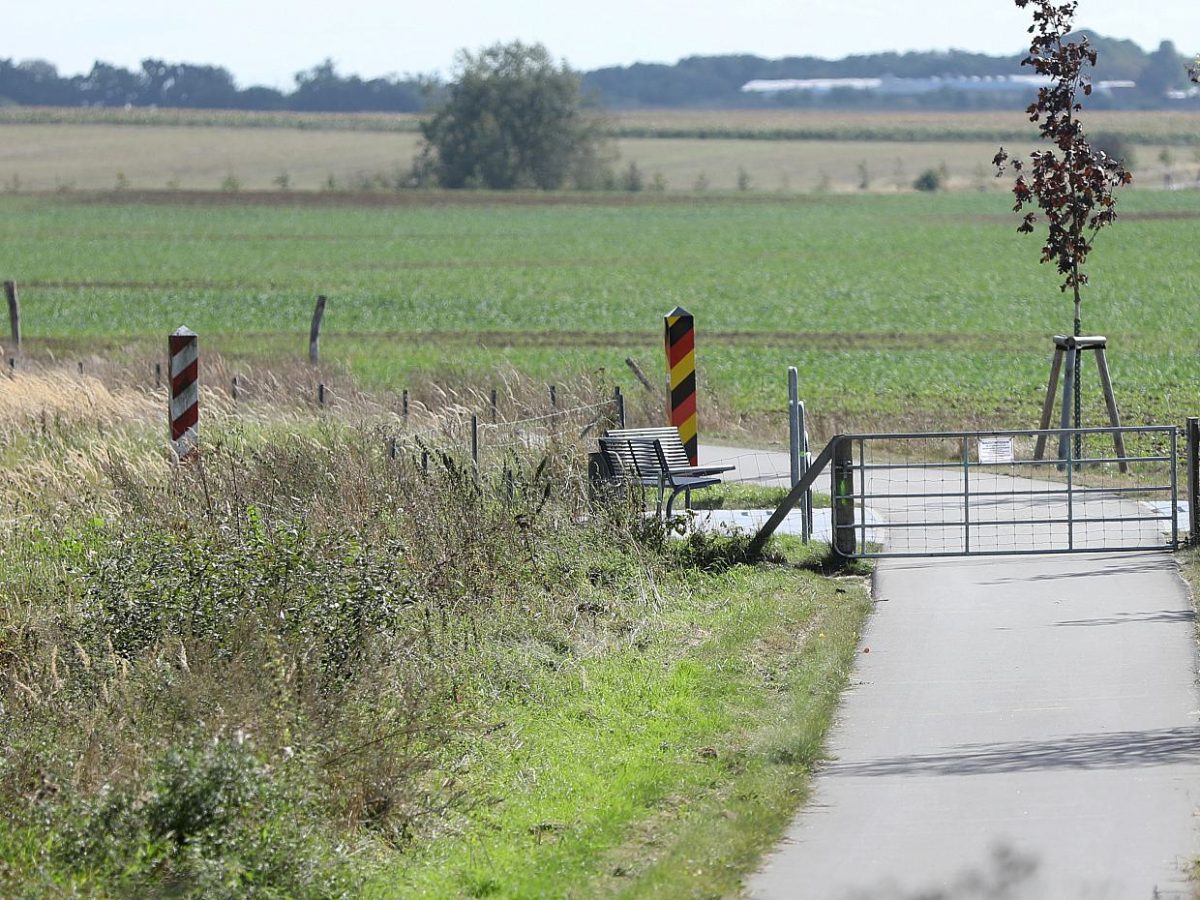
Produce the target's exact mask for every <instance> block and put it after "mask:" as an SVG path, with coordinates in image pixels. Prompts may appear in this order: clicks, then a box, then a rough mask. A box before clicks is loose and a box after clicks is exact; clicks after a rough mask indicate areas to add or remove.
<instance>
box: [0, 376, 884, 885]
mask: <svg viewBox="0 0 1200 900" xmlns="http://www.w3.org/2000/svg"><path fill="white" fill-rule="evenodd" d="M113 377H114V378H116V376H113ZM12 384H13V386H14V388H15V389H14V390H2V391H0V426H2V427H0V437H3V439H4V442H5V457H4V459H5V463H6V466H7V467H8V470H9V472H10V473H11V476H12V477H11V478H10V479H7V480H6V481H5V482H4V483H3V484H0V510H2V511H3V514H4V516H5V526H6V527H5V529H4V532H3V533H2V534H0V706H2V708H3V711H4V715H3V716H0V804H2V805H3V808H4V809H5V811H6V816H5V817H4V820H3V821H2V822H0V894H3V895H4V896H12V897H57V896H63V897H65V896H94V897H116V896H164V895H169V896H180V897H192V896H196V897H199V896H203V897H256V896H257V897H280V896H287V897H314V898H316V897H331V896H332V897H338V896H359V895H362V894H363V893H364V892H365V893H367V894H370V895H376V896H413V895H416V896H431V897H442V896H446V897H450V896H462V895H474V896H488V895H496V896H567V895H572V894H574V895H577V896H593V895H596V894H604V893H623V892H631V891H632V892H634V893H637V892H642V893H646V894H654V893H659V894H663V895H671V896H677V895H680V894H681V893H682V894H687V893H697V892H699V893H713V892H725V891H728V890H732V889H733V888H734V886H736V884H737V881H738V879H739V878H740V877H741V875H742V874H743V873H744V872H746V871H747V870H748V869H750V868H751V867H752V866H753V865H754V864H755V862H756V860H757V858H758V855H759V853H760V852H761V851H762V850H763V849H764V848H766V847H767V846H769V844H770V842H771V841H772V840H773V839H774V837H775V836H776V835H777V833H778V831H779V829H780V828H781V827H782V824H783V823H784V822H785V821H786V820H787V818H788V817H789V815H790V814H791V812H792V811H793V809H794V808H795V806H796V804H797V803H798V802H799V800H800V798H801V792H802V789H803V785H804V778H805V775H806V772H807V768H808V766H809V764H810V763H811V762H812V761H813V760H814V759H816V758H817V756H818V755H819V752H820V749H819V748H820V742H821V737H822V735H823V733H824V730H825V727H826V725H827V723H828V721H829V716H830V712H831V710H832V708H833V704H834V703H835V700H836V697H837V693H838V690H839V689H840V687H841V685H842V684H843V682H844V679H845V674H846V671H847V669H848V665H849V662H850V659H851V658H852V654H853V650H854V646H855V641H856V639H857V634H858V631H859V628H860V626H861V623H862V620H863V617H864V616H865V614H866V610H867V606H868V604H867V601H866V594H865V590H864V588H863V586H862V584H861V581H859V580H857V579H855V578H850V579H848V580H842V581H833V580H829V579H827V578H826V577H824V576H823V575H822V574H821V573H822V572H823V571H824V569H825V567H827V565H828V560H827V559H826V558H824V557H822V556H820V555H814V554H813V553H812V551H811V550H809V549H807V548H803V547H801V546H799V545H797V544H794V543H787V542H781V543H780V544H779V545H778V548H777V551H776V554H777V555H776V556H774V557H772V558H771V559H769V560H757V561H753V562H752V563H750V564H747V562H746V557H745V540H744V539H736V538H728V537H715V536H709V535H692V536H689V537H688V538H686V539H675V538H674V537H672V535H671V532H670V529H666V528H664V527H662V526H661V525H659V524H658V523H656V522H654V521H653V520H649V519H647V518H646V517H645V516H644V515H643V514H642V511H641V509H640V508H638V507H637V505H636V504H631V505H628V506H626V505H623V504H618V505H616V506H593V505H591V504H590V503H589V501H588V500H587V498H586V491H585V490H584V489H583V487H584V486H583V473H582V471H581V467H582V461H583V459H584V453H583V450H584V448H583V446H582V445H580V444H578V443H572V442H571V441H569V440H564V439H561V438H559V437H557V436H555V435H553V434H551V435H548V436H547V438H546V441H545V442H544V443H542V442H535V443H538V444H540V446H539V449H536V450H530V451H524V452H510V453H508V454H506V455H505V456H504V457H503V459H501V458H500V457H486V458H485V459H484V461H483V462H482V463H481V467H480V470H479V471H478V472H476V470H475V469H474V467H472V466H471V465H470V464H469V463H468V462H467V461H466V460H465V459H464V457H463V455H462V452H461V449H456V447H455V442H454V441H450V442H449V443H446V441H447V434H448V433H449V430H450V429H451V425H452V422H451V421H450V420H449V419H448V418H446V417H444V416H443V417H442V418H441V419H439V420H437V421H436V422H435V421H432V420H431V421H430V422H428V423H426V424H424V425H422V426H420V434H419V435H416V434H414V433H413V431H414V429H416V428H417V423H416V421H415V420H413V421H410V422H409V423H408V430H407V431H406V432H404V434H403V435H402V436H401V437H400V438H398V440H397V443H396V444H395V445H393V444H392V443H391V440H390V438H389V435H395V434H397V433H398V432H397V430H396V429H397V427H398V426H399V425H400V423H399V421H398V419H397V418H396V417H395V416H394V414H391V415H392V417H391V418H389V413H388V411H387V404H386V403H385V402H382V401H380V402H379V403H377V405H376V407H375V412H374V413H373V415H372V416H371V417H370V418H369V419H364V418H363V417H362V409H363V407H362V406H361V404H359V406H357V407H356V408H355V412H353V413H352V414H347V415H343V414H342V413H341V412H339V409H338V407H336V406H335V407H332V408H328V409H326V410H325V411H324V412H323V413H321V414H320V415H316V414H314V413H312V412H308V413H305V411H304V410H303V409H302V408H300V407H297V406H295V405H294V404H288V403H287V402H286V398H285V397H284V398H277V402H276V403H275V405H272V403H271V402H270V399H269V398H266V397H264V398H261V399H260V400H259V401H258V402H257V403H256V404H255V405H254V406H253V407H244V408H243V407H239V408H237V409H235V408H233V407H232V406H230V405H226V404H224V403H222V402H217V400H218V398H215V397H209V398H206V399H207V400H209V406H208V407H207V408H208V409H209V411H210V412H209V418H208V419H207V420H206V432H205V433H206V436H207V438H206V440H207V441H208V443H207V445H206V448H205V451H204V453H203V455H202V457H201V458H200V459H199V460H197V461H194V462H192V463H191V464H189V465H186V466H176V465H172V464H170V463H169V461H168V460H167V459H166V457H165V456H164V455H163V454H162V453H161V450H160V449H159V446H158V443H159V441H161V435H160V433H159V423H158V421H157V419H158V414H159V413H158V410H157V405H156V404H155V403H153V402H152V401H150V400H148V399H146V398H145V397H143V400H144V401H145V402H143V403H142V404H141V405H140V406H139V405H137V404H130V403H127V402H123V401H122V399H121V398H123V397H125V396H126V395H127V394H129V395H131V396H139V393H138V391H136V390H133V389H131V388H129V386H128V385H126V386H125V387H122V385H121V383H119V381H117V380H114V381H112V382H110V383H107V384H106V383H103V382H101V381H100V380H99V379H97V378H93V377H92V376H88V377H87V378H86V379H84V380H82V381H81V380H79V379H78V378H77V377H75V378H67V377H66V376H65V375H63V374H62V373H59V375H57V376H55V375H52V374H39V373H35V372H33V371H32V370H30V371H26V372H25V373H23V374H22V376H21V378H19V379H15V380H13V382H12ZM81 384H84V385H86V386H87V388H88V390H89V391H90V392H91V394H92V396H94V398H96V402H97V403H98V404H99V403H101V401H103V403H107V404H109V405H110V406H111V407H112V414H111V415H109V416H107V417H106V419H105V421H104V422H103V424H100V423H98V422H97V421H96V420H94V419H93V418H91V415H90V414H84V413H82V412H80V411H79V410H76V409H74V407H73V406H72V405H71V404H70V403H69V402H68V401H69V400H70V399H71V398H72V397H74V396H75V395H76V393H77V392H78V390H79V388H80V385H81ZM533 396H535V394H531V395H530V398H529V399H530V401H531V402H532V397H533ZM57 399H61V400H62V401H63V402H62V403H57V402H56V400H57ZM510 399H512V398H510ZM516 399H519V397H518V398H516ZM364 402H365V400H364ZM98 408H103V409H108V408H109V407H108V406H101V407H98ZM572 430H573V429H572ZM393 446H394V447H395V450H394V452H393V450H392V447H393ZM423 451H429V454H428V457H425V456H424V455H423ZM426 463H427V465H426ZM706 842H709V844H707V846H709V849H708V850H705V851H704V852H705V854H706V858H707V857H711V859H712V860H716V861H718V862H717V864H716V865H715V866H711V865H707V864H706V865H703V866H701V865H696V864H695V863H694V860H695V859H696V857H695V855H694V854H695V853H696V852H697V848H700V847H705V846H706Z"/></svg>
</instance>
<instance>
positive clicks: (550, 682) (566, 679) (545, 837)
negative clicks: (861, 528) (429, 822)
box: [369, 544, 868, 897]
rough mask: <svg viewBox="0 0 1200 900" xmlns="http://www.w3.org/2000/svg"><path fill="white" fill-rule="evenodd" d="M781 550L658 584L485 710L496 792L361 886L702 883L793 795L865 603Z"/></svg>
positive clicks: (388, 891) (773, 824)
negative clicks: (580, 647) (619, 636)
mask: <svg viewBox="0 0 1200 900" xmlns="http://www.w3.org/2000/svg"><path fill="white" fill-rule="evenodd" d="M786 549H787V559H788V561H787V562H779V563H774V564H764V565H760V566H755V567H745V566H739V567H735V568H733V569H730V570H728V571H725V572H722V573H719V574H701V573H696V574H693V575H692V576H690V577H688V578H685V579H683V580H681V581H680V582H678V583H675V584H673V585H671V586H669V587H665V590H666V591H669V593H670V594H671V595H673V596H670V597H666V596H664V597H663V600H662V606H661V608H660V614H659V615H658V616H657V617H656V619H657V621H656V622H655V633H654V634H653V635H652V636H648V637H646V638H645V639H640V638H639V639H635V640H634V641H633V642H631V643H630V644H629V645H628V646H625V647H622V648H619V649H615V650H613V651H612V652H609V653H605V654H597V655H595V656H592V657H589V658H587V659H585V660H581V661H579V662H578V663H577V664H576V665H572V666H570V667H568V668H567V669H565V670H555V671H551V672H547V673H545V675H544V676H543V677H542V678H539V679H538V680H537V682H536V683H535V684H534V685H531V690H532V694H533V696H532V697H530V696H526V697H523V698H521V701H520V702H518V703H508V704H503V705H502V706H500V707H498V708H496V709H495V710H494V712H495V714H496V716H497V722H496V723H495V725H494V726H493V729H494V730H493V731H492V733H491V734H490V735H489V737H488V739H487V740H486V741H483V742H481V743H480V745H479V746H478V747H476V748H475V762H474V764H473V765H472V767H471V772H470V774H469V775H468V776H467V778H468V781H469V782H470V783H471V784H472V785H473V786H474V790H476V791H478V792H479V793H481V794H483V795H489V796H491V797H492V798H493V800H494V803H493V804H491V805H489V806H487V807H486V808H484V809H482V810H480V811H479V812H478V813H477V814H476V815H473V816H471V817H470V818H469V819H468V820H467V821H466V822H465V823H464V824H463V826H462V832H461V833H460V834H459V835H457V836H455V837H454V838H450V839H446V840H442V841H439V842H436V843H434V844H430V845H428V846H426V847H425V848H422V849H420V850H418V851H417V852H416V853H415V854H414V858H413V859H412V860H410V861H406V862H405V863H404V864H401V865H399V866H397V867H395V868H390V869H388V870H387V871H386V872H385V873H384V875H383V876H382V877H381V878H380V879H378V880H377V881H376V882H375V883H374V884H373V886H372V889H371V890H370V891H369V893H370V894H371V895H373V896H380V897H392V896H396V897H399V896H428V897H443V896H444V897H452V896H462V895H468V896H503V897H532V896H547V897H549V896H577V897H592V896H601V895H608V894H621V895H623V896H662V897H682V896H714V895H724V894H727V893H731V892H734V891H736V889H737V887H738V885H739V883H740V880H741V879H742V877H743V876H744V875H745V874H747V873H748V872H749V871H751V870H752V869H753V867H754V866H755V864H756V863H757V862H758V860H759V859H760V858H761V855H762V854H763V853H764V852H765V851H766V850H767V849H768V848H769V847H770V846H771V844H772V843H773V841H774V840H776V839H777V838H778V835H779V834H780V832H781V831H782V829H783V827H784V825H785V824H786V822H787V821H788V820H789V818H790V817H791V815H792V813H793V811H794V809H795V807H796V806H797V805H798V804H799V803H800V802H801V801H802V800H803V797H804V792H805V790H806V787H807V780H808V772H809V767H810V766H811V765H812V763H813V762H814V761H816V760H817V759H819V758H820V753H821V746H822V740H823V737H824V734H825V731H826V728H827V727H828V724H829V720H830V716H831V713H832V711H833V708H834V705H835V703H836V698H837V695H838V692H839V691H840V689H841V687H842V685H843V684H844V682H845V678H846V674H847V672H848V670H849V665H850V660H851V658H852V656H853V652H854V648H855V645H856V642H857V638H858V634H859V630H860V628H861V625H862V622H863V620H864V618H865V615H866V612H867V608H868V602H867V599H866V593H865V591H864V589H863V587H862V585H861V583H859V582H858V581H857V580H855V581H853V582H851V583H848V584H845V585H843V583H840V582H838V581H834V580H830V579H826V578H823V577H821V576H819V575H818V574H816V573H815V572H814V571H812V570H811V569H810V568H808V567H809V566H812V565H817V564H819V563H820V562H821V560H820V559H818V558H817V557H816V556H814V554H813V551H812V550H811V549H808V548H803V547H801V546H800V545H799V544H789V545H787V546H786Z"/></svg>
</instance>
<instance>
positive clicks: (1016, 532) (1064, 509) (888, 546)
mask: <svg viewBox="0 0 1200 900" xmlns="http://www.w3.org/2000/svg"><path fill="white" fill-rule="evenodd" d="M1116 432H1119V433H1120V436H1121V437H1122V438H1123V439H1124V444H1125V446H1126V447H1127V448H1128V449H1127V451H1126V452H1127V454H1128V455H1127V456H1125V457H1117V456H1114V455H1113V452H1112V444H1113V438H1114V433H1116ZM1076 437H1078V439H1079V440H1078V445H1079V446H1081V447H1082V453H1081V454H1078V455H1077V454H1076V452H1075V447H1076V446H1077V443H1076V440H1075V439H1076ZM1039 438H1048V439H1052V440H1058V441H1059V446H1060V447H1061V448H1062V454H1063V458H1059V459H1050V460H1043V459H1037V458H1035V457H1036V455H1037V454H1035V448H1036V444H1037V443H1038V439H1039ZM1106 446H1107V448H1108V449H1107V450H1105V449H1103V448H1104V447H1106ZM822 456H828V458H829V461H830V462H831V466H830V468H831V472H832V490H831V498H832V504H833V528H834V532H833V534H834V540H833V544H834V547H835V549H836V550H837V551H838V553H840V554H841V555H843V556H849V557H859V558H880V557H926V556H967V555H1011V554H1029V553H1076V552H1083V551H1088V552H1094V551H1118V550H1119V551H1126V550H1159V549H1174V548H1175V547H1177V546H1178V543H1179V502H1178V501H1179V490H1178V476H1177V472H1178V463H1179V458H1178V429H1177V428H1176V427H1174V426H1148V427H1124V428H1119V429H1114V428H1111V427H1109V428H1084V429H1061V428H1059V429H1053V430H1044V431H997V432H975V431H951V432H937V433H928V434H924V433H908V434H854V435H841V436H838V437H837V438H835V439H834V440H833V441H832V442H831V446H830V448H827V451H826V453H825V454H822ZM1123 462H1124V463H1128V467H1129V470H1130V471H1129V474H1122V473H1121V471H1120V469H1121V468H1123V466H1122V463H1123Z"/></svg>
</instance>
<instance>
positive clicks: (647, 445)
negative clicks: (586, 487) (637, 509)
mask: <svg viewBox="0 0 1200 900" xmlns="http://www.w3.org/2000/svg"><path fill="white" fill-rule="evenodd" d="M671 430H672V431H674V429H671ZM676 439H678V432H676ZM600 452H601V453H602V454H603V456H604V459H605V462H606V464H607V468H608V473H607V474H608V476H609V477H610V478H612V479H614V480H619V481H620V480H623V481H632V482H636V483H638V484H641V485H643V486H644V487H652V488H657V489H658V508H657V513H658V514H659V515H662V514H663V499H664V498H666V517H667V518H670V517H671V506H672V505H673V504H674V503H675V498H676V497H678V496H679V495H680V494H681V493H683V494H690V493H691V491H693V490H695V489H697V488H706V487H712V486H713V485H715V484H720V483H721V479H720V478H718V477H716V476H717V474H719V472H720V471H728V469H729V468H732V467H715V469H716V470H715V471H696V470H699V469H701V468H702V467H698V466H688V467H687V469H689V470H692V471H689V472H683V471H680V470H679V469H674V468H672V467H671V465H670V463H669V461H668V459H667V454H666V451H665V450H664V449H663V444H662V441H661V440H660V439H659V438H653V437H630V436H627V435H620V436H613V434H612V432H609V434H607V435H605V436H604V437H602V438H600ZM668 491H669V493H668Z"/></svg>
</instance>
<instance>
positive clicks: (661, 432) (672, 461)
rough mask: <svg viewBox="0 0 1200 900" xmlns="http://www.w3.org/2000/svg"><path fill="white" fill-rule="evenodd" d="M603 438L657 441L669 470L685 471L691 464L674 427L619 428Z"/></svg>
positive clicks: (677, 430)
mask: <svg viewBox="0 0 1200 900" xmlns="http://www.w3.org/2000/svg"><path fill="white" fill-rule="evenodd" d="M605 437H610V438H638V439H642V440H651V441H658V443H659V445H660V446H661V447H662V452H663V456H664V457H665V458H666V461H667V466H668V467H669V468H672V469H686V468H688V467H689V466H691V464H692V461H691V460H690V459H688V455H687V451H686V450H684V449H683V441H681V440H680V439H679V429H677V428H675V427H674V426H667V427H665V428H619V429H613V430H612V431H609V432H608V433H607V434H606V435H605Z"/></svg>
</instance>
